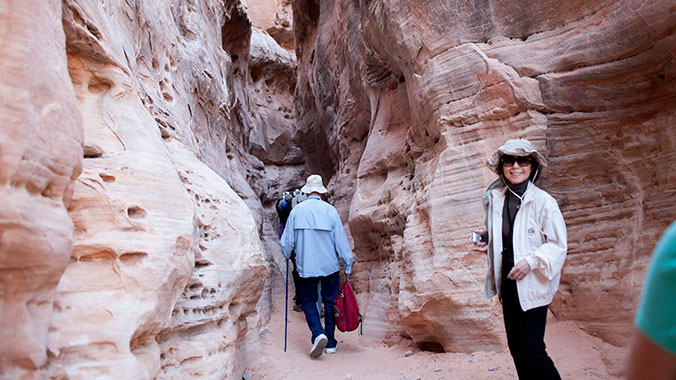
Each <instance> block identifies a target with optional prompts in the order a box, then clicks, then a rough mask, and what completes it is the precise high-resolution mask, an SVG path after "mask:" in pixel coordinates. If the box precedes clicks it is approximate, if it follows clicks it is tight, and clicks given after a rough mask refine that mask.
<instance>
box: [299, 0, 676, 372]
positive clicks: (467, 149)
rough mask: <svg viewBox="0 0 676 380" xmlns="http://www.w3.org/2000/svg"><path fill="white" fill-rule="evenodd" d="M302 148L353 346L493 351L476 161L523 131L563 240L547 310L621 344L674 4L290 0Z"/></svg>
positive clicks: (673, 47)
mask: <svg viewBox="0 0 676 380" xmlns="http://www.w3.org/2000/svg"><path fill="white" fill-rule="evenodd" d="M294 12H295V13H294V27H295V32H296V38H297V40H296V52H297V55H298V87H297V96H296V102H295V104H296V107H297V115H298V117H299V119H298V128H299V129H300V130H302V131H303V132H304V135H303V136H304V140H303V144H302V145H301V146H302V149H303V152H304V153H305V155H306V163H307V165H308V167H310V169H311V170H313V171H319V172H322V173H324V174H325V175H326V176H327V177H330V178H331V185H332V186H333V187H334V188H337V189H339V190H337V192H336V194H334V199H335V201H336V204H337V206H338V208H339V210H340V211H341V215H342V217H343V218H344V219H346V220H349V228H350V231H351V235H352V238H353V240H354V246H355V253H356V256H357V258H356V264H355V266H354V271H355V275H354V277H355V288H356V289H357V291H358V292H359V293H360V295H359V297H360V299H361V301H362V305H363V309H364V313H365V324H364V331H365V332H366V334H371V335H375V336H378V337H382V338H385V339H386V340H391V341H396V339H397V336H399V335H404V336H410V337H412V338H413V339H414V340H415V341H416V342H418V343H419V344H421V346H429V347H430V348H432V349H434V348H435V346H436V348H437V349H438V348H443V349H444V350H447V351H473V350H486V349H500V348H501V347H503V344H504V343H503V333H502V321H501V316H500V309H499V305H498V304H497V303H496V301H495V300H486V299H485V298H484V296H483V279H484V274H485V267H486V258H485V254H484V253H483V252H481V251H476V250H472V249H471V248H470V247H469V246H468V244H467V239H468V237H469V235H470V233H471V231H472V230H474V229H478V228H480V227H481V223H482V212H483V211H482V206H481V202H480V199H481V196H482V194H483V191H484V189H485V187H486V186H487V185H488V184H489V183H490V182H492V181H493V179H494V178H495V176H494V174H492V173H491V172H490V171H489V170H488V169H487V168H486V166H485V160H486V158H487V157H488V156H489V155H490V154H491V153H492V152H493V151H494V150H495V149H496V148H497V147H498V146H499V145H501V144H502V143H503V142H504V141H505V140H506V139H508V138H515V137H525V138H528V139H530V140H531V141H533V143H534V144H535V145H536V146H537V147H538V148H539V149H540V150H541V151H542V152H543V153H544V154H545V156H546V157H547V159H548V161H549V169H548V171H547V172H546V173H545V176H544V180H543V181H542V183H541V185H542V186H543V187H544V188H545V189H546V190H548V191H549V192H550V193H551V194H552V195H553V196H554V197H555V198H556V199H557V201H558V202H559V204H560V206H561V208H562V211H563V214H564V217H565V219H566V222H567V225H568V231H569V246H570V249H569V255H568V259H567V262H566V265H565V267H564V273H563V278H562V285H561V291H560V293H559V295H558V296H557V297H556V299H555V301H554V303H553V304H552V306H551V310H552V312H553V313H554V314H555V315H556V316H557V317H559V318H562V319H567V320H574V321H577V322H578V323H579V325H580V326H581V327H583V328H584V329H586V330H587V331H588V332H590V333H592V334H596V335H598V336H600V337H602V338H603V339H605V340H606V341H607V342H609V344H610V345H609V346H608V347H609V348H608V350H609V351H608V353H606V356H607V357H608V358H609V360H608V362H609V364H612V363H610V362H612V361H613V360H614V359H616V358H617V356H616V355H615V356H613V354H612V353H610V351H612V350H613V349H612V347H613V346H624V345H626V344H627V343H628V339H629V337H630V334H627V331H631V325H632V319H633V314H634V311H635V307H636V304H637V301H638V297H639V293H640V290H641V284H642V281H643V276H644V270H645V265H646V263H647V262H648V259H649V256H650V252H651V249H652V247H653V246H654V243H655V241H656V239H657V237H658V236H659V234H660V232H661V231H662V230H663V229H664V228H665V227H666V226H667V225H668V224H669V223H670V222H671V221H673V220H674V219H676V192H674V189H675V188H676V187H675V186H674V185H675V184H676V170H674V167H675V165H676V164H674V162H675V160H674V159H675V158H676V153H674V152H676V133H674V128H673V125H674V122H675V121H676V88H675V86H674V83H675V82H674V79H675V77H676V63H675V61H674V52H675V51H676V35H675V34H674V32H675V31H676V7H674V6H673V3H672V2H669V1H665V0H656V1H649V2H645V1H638V0H636V1H634V0H627V1H619V2H618V1H595V2H587V1H569V2H561V1H554V0H551V1H550V0H545V1H539V2H525V1H516V2H508V3H506V2H498V1H491V0H486V1H478V2H465V1H450V2H449V1H397V0H395V1H380V0H374V1H364V2H352V1H332V2H323V1H322V2H319V1H313V0H305V1H298V2H294Z"/></svg>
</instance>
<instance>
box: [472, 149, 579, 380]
mask: <svg viewBox="0 0 676 380" xmlns="http://www.w3.org/2000/svg"><path fill="white" fill-rule="evenodd" d="M546 165H547V164H546V162H545V159H544V157H543V156H542V155H541V154H540V153H539V152H538V151H537V150H535V148H534V147H533V145H532V144H531V143H530V142H529V141H528V140H509V141H507V142H506V143H505V144H504V145H502V146H501V147H500V148H498V150H497V151H496V152H495V153H494V154H493V155H492V156H491V157H490V158H489V159H488V166H489V168H490V169H491V170H492V171H493V172H495V173H496V174H497V175H498V176H499V177H500V178H499V179H498V180H496V181H495V182H493V183H492V184H491V185H490V186H489V187H488V189H487V190H486V193H485V194H484V211H485V213H484V221H485V223H486V228H487V230H486V231H484V234H485V235H487V236H486V237H487V243H485V242H481V243H476V242H475V244H477V245H479V246H482V247H484V246H486V245H487V246H488V273H487V274H486V286H485V291H486V296H487V297H489V298H490V297H493V296H494V295H496V294H497V295H498V297H500V301H501V303H502V312H503V316H504V322H505V330H506V332H507V344H508V346H509V352H510V353H511V355H512V358H513V359H514V364H515V366H516V371H517V374H518V376H519V379H520V380H525V379H533V380H548V379H560V378H561V377H560V376H559V373H558V371H557V370H556V367H555V366H554V363H553V362H552V360H551V358H550V357H549V355H547V352H546V350H545V342H544V335H545V323H546V321H547V306H548V305H549V304H550V303H551V301H552V298H553V297H554V293H556V291H557V289H558V287H559V280H560V278H561V268H562V267H563V262H564V260H565V258H566V250H567V242H566V239H567V238H566V225H565V222H564V220H563V216H562V215H561V211H560V210H559V206H558V205H557V204H556V201H555V200H554V198H552V197H551V196H550V195H549V194H547V192H545V191H544V190H542V189H540V188H538V187H536V186H535V185H534V184H533V182H534V181H535V180H536V179H537V177H538V175H539V174H542V171H543V170H544V168H545V167H546Z"/></svg>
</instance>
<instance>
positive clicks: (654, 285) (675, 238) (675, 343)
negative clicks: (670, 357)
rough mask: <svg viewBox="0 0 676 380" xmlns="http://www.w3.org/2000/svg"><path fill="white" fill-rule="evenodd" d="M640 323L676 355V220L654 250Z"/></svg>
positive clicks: (640, 310) (650, 334) (639, 324)
mask: <svg viewBox="0 0 676 380" xmlns="http://www.w3.org/2000/svg"><path fill="white" fill-rule="evenodd" d="M636 325H637V326H638V328H639V329H640V330H641V331H642V332H643V334H645V335H646V336H647V337H648V338H649V339H651V340H652V341H654V342H655V343H657V344H658V345H660V346H661V347H663V348H665V349H666V350H668V351H671V352H672V353H673V354H674V355H676V223H673V224H672V225H671V226H669V228H667V230H666V231H665V232H664V235H663V236H662V238H661V239H660V241H659V243H658V244H657V246H656V247H655V250H654V251H653V256H652V259H651V261H650V266H649V267H648V271H647V273H646V281H645V286H644V288H643V297H642V299H641V303H640V305H639V308H638V312H637V314H636Z"/></svg>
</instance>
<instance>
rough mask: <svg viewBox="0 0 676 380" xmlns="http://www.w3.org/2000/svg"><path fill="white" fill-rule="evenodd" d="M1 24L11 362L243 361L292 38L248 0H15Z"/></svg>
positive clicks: (253, 329)
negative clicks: (258, 20)
mask: <svg viewBox="0 0 676 380" xmlns="http://www.w3.org/2000/svg"><path fill="white" fill-rule="evenodd" d="M285 7H286V8H288V6H286V5H285ZM279 10H280V12H281V13H280V16H278V17H277V18H276V19H279V20H281V22H278V23H275V22H273V24H275V25H274V26H275V28H274V30H275V34H276V35H277V38H278V39H279V41H284V40H285V39H286V41H287V42H286V44H287V45H288V40H289V39H291V40H292V39H293V33H292V31H291V29H290V25H289V23H288V22H286V24H285V23H284V22H283V21H284V20H290V19H291V15H290V13H288V12H285V11H284V7H282V6H281V5H280V7H279ZM289 11H290V9H289ZM0 39H1V41H2V44H0V49H1V50H0V52H1V54H2V62H1V63H0V73H1V74H0V96H1V97H2V112H1V113H0V124H1V125H2V127H1V129H0V136H2V138H1V142H0V186H1V189H2V190H0V191H1V192H2V193H1V194H2V198H3V200H4V201H5V203H6V207H4V208H3V209H2V210H0V239H1V243H0V284H1V285H0V286H1V288H0V306H1V307H0V321H1V322H0V324H1V326H2V332H0V341H2V342H3V344H2V347H1V348H0V378H2V379H19V378H24V379H30V378H35V379H44V378H53V379H92V378H111V379H119V378H122V377H125V378H130V379H176V378H186V379H187V378H195V379H225V378H238V377H239V376H241V373H242V371H243V368H244V367H245V366H246V363H247V362H248V359H247V358H248V357H249V355H253V354H255V350H256V348H255V344H256V343H258V342H260V337H259V333H263V332H264V328H265V325H266V323H267V319H269V316H270V307H271V303H270V302H271V294H272V286H273V283H274V279H275V278H276V277H275V273H276V272H279V269H278V268H277V264H276V262H275V257H274V256H272V253H271V252H272V251H271V250H270V249H267V248H266V244H267V243H265V242H264V241H263V239H262V237H263V236H264V235H265V233H269V234H270V235H273V233H272V232H273V228H272V227H266V228H264V226H267V225H269V224H270V223H264V220H266V221H267V219H269V215H267V214H266V212H265V211H264V201H265V200H269V198H270V197H271V194H273V195H274V194H275V193H276V192H277V190H276V188H275V187H276V186H277V185H278V184H279V181H278V180H276V179H275V181H276V182H275V184H274V185H273V186H270V184H269V182H268V180H267V178H266V170H267V171H268V172H270V173H276V175H277V176H280V177H282V178H291V177H294V178H301V176H300V174H301V173H303V170H304V169H303V158H302V154H301V152H300V149H299V148H298V147H296V146H295V145H294V144H293V142H292V136H291V133H292V131H293V120H294V115H293V110H292V102H293V92H294V87H295V69H296V68H295V57H294V56H293V54H292V52H290V51H289V49H288V47H287V48H286V49H285V48H283V47H282V46H280V44H279V43H278V42H277V41H276V40H275V39H273V38H272V37H271V35H270V34H269V33H267V32H265V31H263V30H262V29H260V28H255V27H253V26H252V24H251V21H250V19H249V17H248V15H247V9H246V5H245V4H243V3H242V2H240V1H217V0H214V1H191V0H186V1H183V0H176V1H133V0H128V1H123V2H121V1H79V0H64V1H56V0H46V1H36V2H25V1H3V2H2V3H1V4H0ZM270 145H274V149H269V147H270ZM285 147H286V148H285ZM275 149H277V150H275ZM268 152H269V154H268ZM264 167H265V168H266V170H264ZM268 176H270V177H272V176H273V175H272V174H268ZM293 185H295V184H293ZM284 186H291V184H289V183H285V184H284ZM268 230H269V231H268ZM243 347H253V348H252V349H251V350H249V351H247V350H243V349H242V348H243Z"/></svg>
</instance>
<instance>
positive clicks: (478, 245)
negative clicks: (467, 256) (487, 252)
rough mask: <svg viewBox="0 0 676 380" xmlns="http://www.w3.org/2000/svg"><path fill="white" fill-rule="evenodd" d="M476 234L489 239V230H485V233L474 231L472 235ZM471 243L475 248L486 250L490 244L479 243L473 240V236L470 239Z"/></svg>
mask: <svg viewBox="0 0 676 380" xmlns="http://www.w3.org/2000/svg"><path fill="white" fill-rule="evenodd" d="M474 234H478V235H481V236H484V237H487V236H488V231H487V230H483V231H474V232H473V233H472V235H474ZM469 241H470V243H472V244H473V245H474V246H475V247H477V248H485V247H486V245H488V244H487V243H485V242H477V241H474V239H472V236H470V237H469Z"/></svg>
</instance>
